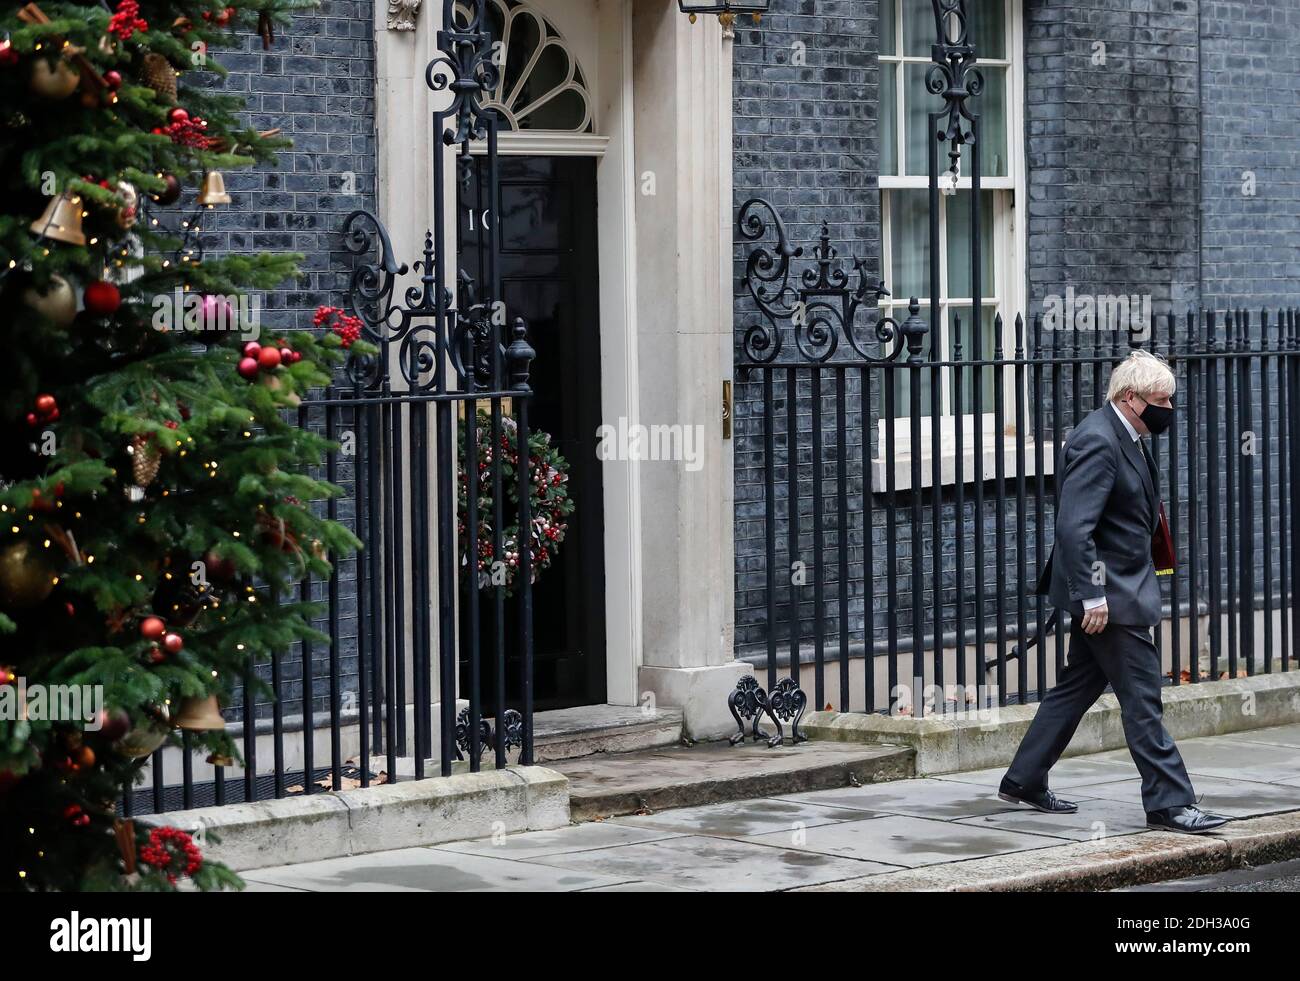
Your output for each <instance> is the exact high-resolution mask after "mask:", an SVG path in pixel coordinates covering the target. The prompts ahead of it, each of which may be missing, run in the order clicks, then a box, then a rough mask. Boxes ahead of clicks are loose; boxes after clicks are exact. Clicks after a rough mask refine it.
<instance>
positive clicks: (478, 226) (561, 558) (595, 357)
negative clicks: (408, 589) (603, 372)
mask: <svg viewBox="0 0 1300 981" xmlns="http://www.w3.org/2000/svg"><path fill="white" fill-rule="evenodd" d="M498 173H499V176H498V183H499V197H500V200H499V201H498V202H497V206H496V207H494V208H488V213H487V221H488V222H489V223H490V222H493V221H499V222H500V232H501V254H500V259H499V263H500V276H501V291H502V299H504V300H505V309H506V315H507V317H508V318H509V319H510V321H511V322H513V321H514V318H515V317H523V318H524V319H525V320H526V321H527V322H528V340H529V343H530V344H532V346H533V348H534V349H535V350H536V352H537V357H536V359H535V360H534V361H533V364H532V371H531V377H530V383H531V385H532V387H533V391H534V392H535V393H536V394H535V395H534V396H533V400H532V403H531V405H530V408H529V424H530V425H531V427H532V428H533V429H534V430H541V431H543V432H547V433H550V434H551V442H552V444H553V445H554V446H556V447H557V448H558V449H559V451H560V453H561V454H562V455H563V456H564V458H565V459H566V460H568V462H569V468H570V469H569V493H570V496H571V498H572V499H573V502H574V505H575V510H574V512H573V514H572V515H570V516H569V521H568V525H569V527H568V531H567V533H566V535H565V540H564V542H563V543H562V544H561V545H560V549H559V554H558V556H557V557H556V560H555V562H554V563H553V564H552V566H551V567H550V568H549V569H547V570H546V571H545V572H543V573H542V576H541V578H540V579H539V580H538V582H537V585H536V586H535V587H534V589H533V611H534V613H533V643H534V651H533V662H534V681H533V684H534V697H535V704H536V707H537V709H539V710H545V709H555V708H566V707H568V706H573V705H592V704H598V703H603V702H604V701H605V560H604V524H605V523H604V514H603V495H602V487H601V472H600V461H599V460H598V459H597V458H596V444H597V437H596V430H597V428H598V427H599V426H600V421H601V420H600V322H599V289H598V281H597V276H596V271H597V254H598V253H597V246H596V161H595V160H594V159H593V158H590V157H516V156H502V157H499V158H498ZM476 174H477V177H476V180H474V181H471V182H470V183H469V185H468V186H464V185H462V187H461V191H460V193H461V207H460V209H459V229H460V230H459V244H460V264H461V267H462V268H463V269H464V270H465V271H466V272H468V273H469V274H470V275H471V276H473V277H474V278H475V279H476V280H477V281H478V282H483V281H484V277H485V276H486V272H487V271H486V269H484V268H483V262H484V259H483V254H484V251H485V250H486V245H487V242H486V236H485V235H483V234H482V232H483V213H484V209H485V208H486V207H487V205H488V190H487V174H486V169H485V168H484V167H482V166H480V167H478V168H477V170H476ZM491 596H492V594H491V593H490V592H484V593H483V600H484V602H483V603H482V612H483V618H482V629H481V636H482V637H483V638H484V647H483V650H482V654H481V662H480V669H481V670H482V672H483V679H484V685H485V687H484V689H483V690H484V691H492V690H494V687H493V686H494V685H495V680H494V679H495V676H494V672H493V655H492V647H491V641H490V639H489V638H491V637H493V635H494V634H493V629H492V617H493V608H494V603H492V602H491V601H490V597H491ZM507 609H508V611H510V612H509V614H508V616H507V622H506V631H507V633H506V651H507V654H508V659H507V665H506V668H507V673H508V677H507V692H508V695H509V697H510V698H512V699H513V698H514V697H515V696H516V695H517V688H518V677H519V666H518V661H517V655H516V652H517V650H518V625H517V623H516V622H515V620H514V619H513V611H514V604H513V603H507ZM462 633H466V634H467V633H468V631H462ZM467 670H468V668H467V665H466V664H464V663H463V664H462V672H463V673H462V677H467V676H468V675H467V674H465V673H464V672H466V671H467ZM489 711H490V708H489V706H487V705H485V706H484V713H485V714H487V713H488V712H489Z"/></svg>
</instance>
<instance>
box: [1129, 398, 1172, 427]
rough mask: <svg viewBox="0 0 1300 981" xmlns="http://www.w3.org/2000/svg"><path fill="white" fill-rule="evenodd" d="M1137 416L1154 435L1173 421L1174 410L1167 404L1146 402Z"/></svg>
mask: <svg viewBox="0 0 1300 981" xmlns="http://www.w3.org/2000/svg"><path fill="white" fill-rule="evenodd" d="M1144 401H1145V400H1144ZM1138 418H1139V419H1141V420H1142V425H1144V426H1146V427H1147V429H1148V430H1150V431H1151V432H1152V433H1153V434H1154V435H1159V434H1160V433H1163V432H1164V431H1165V430H1166V429H1168V428H1169V424H1170V423H1171V422H1173V421H1174V410H1173V409H1171V408H1170V407H1169V406H1167V405H1152V404H1151V403H1150V402H1147V404H1146V408H1144V409H1143V410H1142V411H1141V412H1139V413H1138Z"/></svg>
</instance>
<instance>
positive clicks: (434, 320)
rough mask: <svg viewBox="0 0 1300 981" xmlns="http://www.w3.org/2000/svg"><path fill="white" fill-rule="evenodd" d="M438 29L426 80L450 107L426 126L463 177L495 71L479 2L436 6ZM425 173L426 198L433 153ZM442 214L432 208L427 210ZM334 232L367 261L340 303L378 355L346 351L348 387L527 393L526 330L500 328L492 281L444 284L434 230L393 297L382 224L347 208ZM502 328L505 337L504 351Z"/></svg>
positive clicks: (393, 271) (440, 236)
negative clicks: (394, 376)
mask: <svg viewBox="0 0 1300 981" xmlns="http://www.w3.org/2000/svg"><path fill="white" fill-rule="evenodd" d="M467 6H468V10H467V9H466V7H467ZM443 24H444V28H443V30H440V31H438V50H439V52H440V54H439V55H438V56H437V57H435V58H434V59H433V60H432V61H430V62H429V65H428V67H427V68H426V69H425V81H426V83H427V84H428V86H429V88H430V89H432V90H433V91H435V92H448V93H450V96H451V98H450V101H449V103H448V104H447V105H446V106H445V107H444V108H443V109H441V110H439V111H438V112H435V113H434V127H435V129H441V132H442V142H443V143H444V144H445V145H447V146H459V147H460V163H459V164H458V166H460V167H461V169H462V175H461V176H462V179H464V171H465V170H466V169H467V168H468V164H467V161H468V159H469V144H470V142H471V141H474V140H483V139H488V141H489V142H488V145H489V147H490V148H492V149H495V135H496V130H497V126H498V123H499V119H498V117H497V116H496V114H495V111H494V110H493V109H491V108H488V107H487V106H486V105H485V103H486V102H487V101H488V99H489V97H490V93H491V92H492V91H493V90H494V88H495V87H496V85H497V83H498V71H499V70H498V67H497V65H496V64H495V63H494V62H493V59H492V37H491V34H490V33H489V30H488V26H487V16H486V5H485V2H484V0H477V2H474V3H472V4H469V5H465V4H462V5H460V6H459V7H458V6H457V5H456V4H454V3H453V0H444V3H443ZM489 136H490V139H489ZM492 166H495V162H494V160H493V161H492ZM434 169H435V179H434V181H433V193H434V195H438V196H440V195H442V194H443V193H444V187H443V183H442V181H441V177H440V175H441V173H442V170H443V161H442V158H441V156H440V155H435V160H434ZM451 210H452V209H437V208H436V209H435V214H446V213H449V212H450V211H451ZM343 236H344V243H345V246H346V248H347V249H348V251H349V252H351V253H353V254H354V255H357V256H367V257H369V259H368V261H367V260H363V261H361V262H359V263H358V264H357V265H356V267H355V268H354V269H353V273H352V280H351V283H350V284H349V290H348V300H347V302H348V307H349V309H350V310H351V312H352V313H353V314H355V315H356V316H357V317H359V318H360V319H361V321H362V324H363V325H364V327H363V329H364V335H365V337H366V339H367V340H369V341H370V342H371V343H373V344H374V345H375V346H376V347H378V348H379V349H380V353H379V354H378V355H355V356H354V357H353V358H352V359H351V360H350V361H349V364H348V369H347V370H348V376H349V378H350V379H351V380H352V381H353V383H354V384H356V385H359V386H360V387H361V388H363V389H370V388H377V387H379V386H381V385H386V384H387V383H388V381H387V380H388V372H389V371H391V370H392V368H393V367H394V366H396V367H397V369H398V370H399V371H400V372H401V375H402V377H403V379H404V380H405V382H406V385H405V387H406V389H407V390H409V391H411V392H419V393H426V394H444V393H447V392H452V391H461V392H464V391H484V392H488V391H493V390H503V389H504V387H505V386H506V384H507V382H508V383H509V386H510V388H511V390H513V391H518V392H525V391H528V390H529V388H528V372H529V363H530V362H531V360H532V357H533V351H532V348H531V347H529V346H528V344H527V341H526V339H525V338H526V335H527V325H526V324H524V322H523V321H522V320H516V321H515V322H514V324H513V325H511V324H509V323H508V321H507V319H506V317H505V316H504V310H503V308H502V306H501V303H500V300H499V298H497V297H493V296H491V295H488V294H490V293H491V291H492V289H493V288H494V284H491V283H487V284H475V282H474V280H473V279H472V278H471V277H470V276H469V275H468V274H466V273H464V272H463V271H461V272H460V273H459V275H458V276H457V281H456V288H455V289H454V290H453V289H452V288H450V287H449V286H448V285H446V284H447V276H446V268H447V267H446V263H447V256H446V255H445V254H443V253H446V252H447V251H448V249H447V247H446V246H445V244H444V242H445V230H444V229H443V228H441V227H439V228H431V229H429V230H428V231H427V232H426V233H425V237H424V250H423V255H422V256H421V257H420V258H419V259H417V260H416V261H415V262H414V263H412V264H411V266H410V267H409V271H411V272H414V273H417V274H418V275H419V280H418V282H413V283H411V284H410V285H408V286H407V288H406V289H405V290H404V291H402V293H401V296H400V297H398V296H396V295H395V293H396V290H395V283H396V279H397V277H399V276H404V275H406V273H407V272H408V266H407V265H406V264H405V263H400V264H399V262H398V261H397V258H396V256H395V255H394V253H393V245H392V240H391V239H390V238H389V235H388V231H387V229H385V228H384V225H383V223H382V222H381V221H380V220H379V219H378V218H377V217H376V216H375V215H373V214H371V213H370V212H368V211H354V212H353V213H352V214H350V215H348V217H347V219H346V220H345V222H344V225H343ZM507 332H508V333H509V335H510V337H511V338H513V339H512V340H511V342H510V343H509V345H508V346H507V344H506V340H507V337H506V335H507ZM449 368H450V370H448V369H449Z"/></svg>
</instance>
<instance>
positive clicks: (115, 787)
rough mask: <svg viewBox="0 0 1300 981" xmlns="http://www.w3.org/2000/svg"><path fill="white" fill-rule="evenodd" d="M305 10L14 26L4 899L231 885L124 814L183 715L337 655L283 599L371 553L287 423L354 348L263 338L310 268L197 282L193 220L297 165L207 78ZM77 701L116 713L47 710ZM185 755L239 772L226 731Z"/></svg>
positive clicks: (2, 650) (169, 12) (316, 444)
mask: <svg viewBox="0 0 1300 981" xmlns="http://www.w3.org/2000/svg"><path fill="white" fill-rule="evenodd" d="M301 5H302V4H300V3H297V2H294V0H289V2H285V0H246V2H242V0H241V2H240V4H239V6H238V7H226V6H224V5H223V6H216V5H212V4H208V3H203V2H198V0H196V2H191V3H166V2H152V0H138V2H137V0H120V2H117V3H116V4H115V5H114V6H113V7H112V8H110V7H109V6H108V5H107V4H100V3H90V2H80V3H77V2H57V0H41V2H40V3H39V4H36V3H29V4H27V5H26V6H21V7H19V8H18V9H16V10H15V9H12V7H10V8H9V9H6V10H5V12H4V13H3V14H0V201H2V202H3V204H0V345H3V352H4V353H3V356H2V357H0V888H7V889H60V890H72V889H101V888H160V889H167V888H172V887H173V886H174V885H175V884H176V882H177V881H178V880H179V879H180V878H182V877H184V876H186V875H189V876H191V877H192V879H193V880H194V882H195V883H196V884H197V885H199V887H200V888H213V887H220V886H223V885H228V884H235V883H237V882H238V880H237V879H236V878H235V877H234V876H233V875H232V874H231V873H230V872H228V871H227V870H225V869H223V868H221V867H219V866H216V865H214V864H213V863H205V862H203V860H202V858H201V856H199V855H198V854H197V852H196V850H195V849H194V848H193V847H192V844H191V843H190V842H189V841H188V839H187V837H186V836H185V835H184V834H183V833H178V834H177V835H159V834H157V833H155V834H154V835H153V836H148V835H146V834H144V832H143V830H142V829H141V830H137V829H136V828H135V827H134V826H133V825H131V824H129V823H123V822H121V821H120V820H117V818H116V801H117V800H118V798H119V796H120V794H121V790H122V788H123V786H124V785H127V784H129V783H130V782H131V781H132V780H133V779H135V778H136V776H137V775H138V774H139V771H140V770H141V768H142V767H143V766H144V765H145V764H146V762H147V760H148V756H149V753H150V752H151V751H152V750H153V749H155V748H157V747H158V746H159V745H161V744H164V743H165V742H166V741H167V740H172V741H179V737H178V736H177V735H176V730H175V729H174V728H173V727H174V726H175V725H177V724H178V721H182V722H183V721H184V719H185V718H186V716H187V711H186V710H187V707H188V708H189V709H193V708H194V707H196V706H200V705H202V704H204V702H205V700H211V699H213V698H216V699H219V700H220V701H221V702H223V703H224V702H225V701H226V700H227V699H228V698H229V696H230V692H231V690H232V687H235V686H237V685H238V684H239V683H240V682H241V681H242V679H244V678H245V676H246V674H248V672H249V665H250V662H251V661H252V660H255V659H258V658H261V657H264V656H268V655H269V653H270V652H271V651H272V650H273V649H281V650H283V649H285V648H287V647H288V646H289V645H291V644H293V643H295V642H297V641H299V640H300V639H302V638H306V637H310V638H312V639H313V640H315V641H317V642H322V641H325V640H327V638H324V637H323V635H321V634H318V633H316V632H315V631H314V630H313V629H312V626H311V616H312V610H311V609H310V607H308V606H305V605H300V604H285V603H279V602H277V601H276V597H277V595H278V594H279V593H280V592H284V591H285V590H284V589H283V585H284V584H285V583H288V582H296V581H299V580H300V579H301V578H302V577H304V576H306V575H308V574H314V575H317V576H326V575H328V574H329V571H330V565H329V562H330V559H331V557H332V556H337V555H338V554H340V553H342V552H346V551H349V550H351V549H353V548H355V547H357V546H358V545H359V542H357V541H356V539H355V538H354V537H353V536H352V535H351V534H350V533H349V532H348V531H347V530H346V529H344V528H342V527H341V526H338V525H334V524H331V523H329V522H326V521H324V520H322V519H320V518H318V517H316V516H315V515H314V514H313V511H312V509H311V507H310V502H312V501H319V500H322V499H324V498H326V497H328V496H330V495H332V494H336V493H338V490H337V488H334V487H332V486H330V485H328V484H325V483H322V482H320V481H317V480H315V479H312V478H311V477H310V476H309V475H308V474H309V468H310V467H312V466H314V465H317V464H319V463H320V462H321V460H322V458H323V455H324V454H325V453H327V452H329V451H330V449H331V448H330V447H329V446H328V444H326V443H325V441H324V440H323V439H321V438H320V437H319V436H318V435H316V434H313V433H311V432H309V431H305V430H302V429H299V428H297V427H296V426H294V425H292V424H291V423H290V422H289V421H288V420H287V418H286V417H287V415H288V413H287V412H286V411H285V410H286V409H287V408H291V407H292V406H294V405H296V404H298V402H299V401H300V399H301V397H302V396H303V395H304V394H306V393H307V392H308V390H310V389H312V388H315V387H318V386H322V385H324V384H327V383H328V381H329V380H330V371H329V368H330V366H331V365H332V364H333V363H335V362H337V361H338V360H341V358H342V357H343V355H344V348H345V347H346V346H348V345H349V344H350V343H351V341H352V340H353V338H352V337H351V336H350V335H347V334H346V332H343V331H339V332H331V331H328V330H325V331H323V336H320V337H317V336H314V335H313V334H311V333H310V332H307V331H301V332H299V331H295V332H292V333H291V334H287V335H286V334H283V333H277V332H276V329H275V327H274V325H270V324H267V325H262V324H261V323H260V318H259V316H258V313H259V309H258V305H257V304H256V303H254V302H251V301H252V300H253V299H255V298H256V296H257V293H256V291H258V290H264V289H269V288H272V287H274V286H275V285H277V284H279V283H281V282H283V281H284V280H286V278H288V277H291V276H292V275H293V274H294V269H295V262H296V261H297V259H298V258H299V257H295V256H289V255H264V254H257V255H239V254H236V255H225V256H220V257H212V256H204V255H202V251H201V249H200V248H199V244H200V239H199V238H198V237H196V234H195V232H196V222H194V221H193V220H191V219H188V218H185V217H184V215H185V210H184V209H185V208H186V204H185V202H186V201H188V200H191V199H195V198H196V199H197V202H198V204H199V205H200V206H207V207H211V206H216V205H220V204H221V203H223V202H226V201H229V197H228V196H227V195H226V194H225V190H224V186H223V182H222V180H221V172H222V171H224V170H228V169H230V168H234V167H239V166H249V165H252V164H253V163H255V162H257V161H269V160H272V159H273V157H274V152H275V149H276V148H277V146H279V145H283V144H279V143H277V141H276V140H275V138H274V135H275V134H273V133H272V134H267V133H257V132H253V131H250V130H248V129H247V128H246V127H244V126H242V125H241V124H240V123H239V121H238V120H237V118H236V114H237V113H238V112H239V111H240V109H241V108H242V103H241V100H240V99H239V98H237V97H232V96H229V95H223V94H220V93H218V92H215V91H212V90H211V88H210V87H204V86H203V85H202V84H201V81H200V82H199V83H197V84H195V80H196V79H199V80H201V77H202V73H210V72H220V71H221V68H220V65H219V63H218V61H217V60H216V51H217V49H219V48H220V46H221V45H222V43H223V42H227V43H228V42H230V41H231V40H232V38H233V36H234V35H233V32H234V31H236V30H243V31H245V32H248V31H256V32H257V33H260V34H261V36H262V39H263V43H265V44H267V45H270V44H272V43H274V35H275V32H276V30H277V28H279V29H283V26H284V25H285V24H287V23H288V22H289V19H288V11H289V10H290V9H291V8H293V7H295V6H301ZM202 211H203V208H202V207H200V208H199V209H198V210H196V212H195V214H196V215H200V216H201V214H202ZM277 587H279V588H278V589H277ZM60 686H63V687H60ZM71 686H77V687H76V688H73V687H71ZM72 691H79V692H85V693H91V692H102V697H103V705H102V711H97V712H95V713H94V717H93V718H91V719H89V722H87V720H86V719H84V718H83V719H75V720H69V719H65V718H62V717H59V718H51V717H50V716H51V715H59V713H58V712H56V711H51V707H52V701H53V699H51V700H50V701H47V703H46V704H45V705H44V706H43V707H41V706H39V705H38V702H37V700H36V699H35V698H34V697H33V693H34V692H45V693H49V694H51V695H53V694H54V693H57V692H65V693H66V692H72ZM92 704H94V703H93V699H92ZM210 704H211V703H210V701H209V705H210ZM65 707H66V706H65ZM188 714H189V716H191V717H197V718H201V717H202V715H203V714H202V713H195V712H192V711H191V712H189V713H188ZM209 718H210V716H209ZM190 728H197V724H195V725H192V726H190ZM190 737H191V740H192V746H193V747H195V748H199V747H202V749H203V750H205V751H208V752H210V753H212V754H214V755H213V756H212V757H211V758H212V759H214V760H216V759H219V758H225V757H232V758H238V754H237V750H236V748H235V746H234V745H233V743H232V741H231V740H230V739H229V738H228V737H227V736H226V735H225V733H224V731H222V730H220V729H217V730H212V729H205V730H203V731H192V732H190ZM132 867H134V870H133V868H132ZM128 873H130V874H128Z"/></svg>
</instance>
